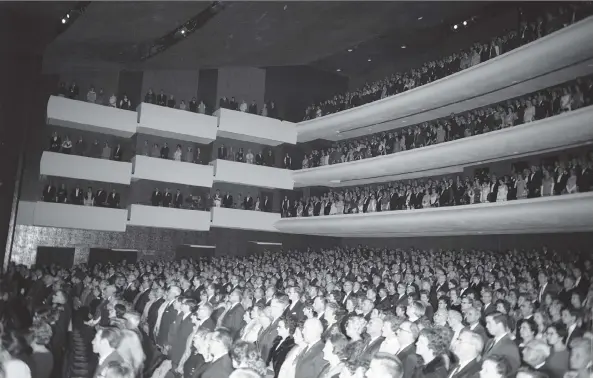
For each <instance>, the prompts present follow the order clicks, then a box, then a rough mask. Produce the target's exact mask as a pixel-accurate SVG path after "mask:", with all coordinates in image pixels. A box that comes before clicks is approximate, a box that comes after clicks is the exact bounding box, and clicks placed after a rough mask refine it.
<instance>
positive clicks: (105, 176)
mask: <svg viewBox="0 0 593 378" xmlns="http://www.w3.org/2000/svg"><path fill="white" fill-rule="evenodd" d="M39 174H40V175H44V176H55V177H68V178H73V179H79V180H90V181H101V182H109V183H115V184H124V185H130V180H131V178H132V164H131V163H127V162H122V161H114V160H106V159H95V158H90V157H85V156H77V155H68V154H62V153H58V152H50V151H44V152H43V154H42V155H41V164H40V166H39Z"/></svg>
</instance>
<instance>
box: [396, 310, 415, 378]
mask: <svg viewBox="0 0 593 378" xmlns="http://www.w3.org/2000/svg"><path fill="white" fill-rule="evenodd" d="M419 332H420V331H419V330H418V326H417V325H416V324H414V323H412V322H410V321H405V322H403V323H402V324H401V325H400V326H399V328H398V329H397V331H396V336H397V340H398V341H399V345H400V350H399V352H397V358H399V359H400V361H401V362H402V364H403V365H404V375H403V376H402V378H411V377H412V375H413V374H414V371H415V370H416V366H418V356H417V355H416V339H417V338H418V333H419Z"/></svg>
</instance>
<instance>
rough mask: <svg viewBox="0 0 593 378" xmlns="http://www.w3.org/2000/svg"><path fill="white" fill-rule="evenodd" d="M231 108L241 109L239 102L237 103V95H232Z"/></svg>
mask: <svg viewBox="0 0 593 378" xmlns="http://www.w3.org/2000/svg"><path fill="white" fill-rule="evenodd" d="M229 109H231V110H239V104H238V103H237V100H235V97H231V101H229Z"/></svg>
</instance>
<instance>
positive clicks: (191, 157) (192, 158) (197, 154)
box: [140, 140, 209, 164]
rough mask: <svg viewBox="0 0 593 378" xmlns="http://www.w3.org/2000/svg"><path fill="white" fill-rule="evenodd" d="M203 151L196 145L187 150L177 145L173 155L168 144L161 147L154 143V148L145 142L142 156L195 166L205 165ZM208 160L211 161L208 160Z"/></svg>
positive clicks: (164, 143)
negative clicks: (193, 164)
mask: <svg viewBox="0 0 593 378" xmlns="http://www.w3.org/2000/svg"><path fill="white" fill-rule="evenodd" d="M201 153H202V151H201V150H200V148H199V147H195V150H194V144H193V143H192V144H189V145H187V146H186V147H185V148H184V147H183V146H182V145H181V144H177V146H176V147H175V150H174V151H173V154H171V148H170V147H169V144H168V143H167V142H163V144H162V145H161V146H159V144H158V143H154V144H153V145H152V146H151V145H150V143H149V142H148V141H147V140H145V141H144V144H143V145H142V149H141V151H140V154H141V155H143V156H149V157H155V158H161V159H167V160H175V161H184V162H186V163H195V164H203V163H204V160H203V156H202V154H201ZM206 160H209V159H208V158H207V159H206Z"/></svg>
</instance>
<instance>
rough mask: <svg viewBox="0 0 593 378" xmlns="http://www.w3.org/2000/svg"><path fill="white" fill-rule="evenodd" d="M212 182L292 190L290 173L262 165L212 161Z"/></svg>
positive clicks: (292, 183)
mask: <svg viewBox="0 0 593 378" xmlns="http://www.w3.org/2000/svg"><path fill="white" fill-rule="evenodd" d="M212 164H213V166H214V181H215V182H228V183H233V184H241V185H248V186H257V187H260V188H273V189H293V188H294V182H293V180H292V172H293V171H291V170H288V169H281V168H274V167H266V166H263V165H255V164H247V163H238V162H235V161H228V160H220V159H218V160H214V162H212Z"/></svg>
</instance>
